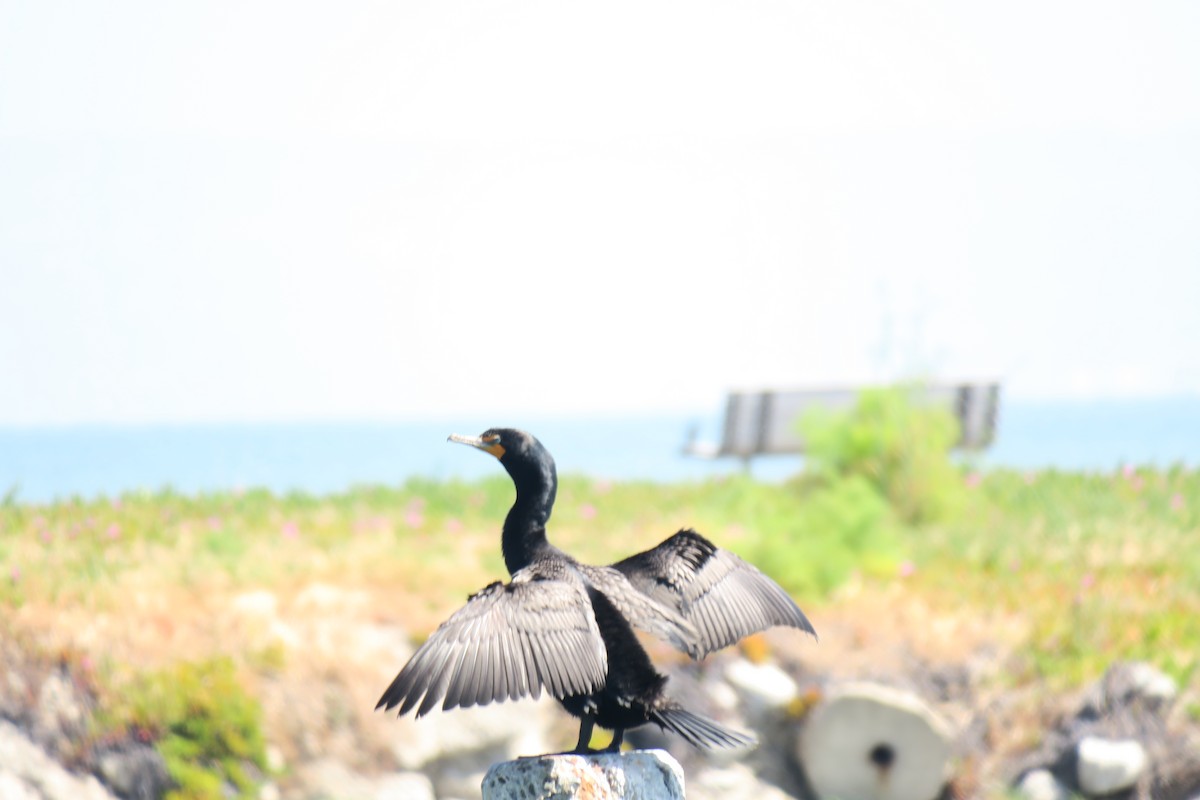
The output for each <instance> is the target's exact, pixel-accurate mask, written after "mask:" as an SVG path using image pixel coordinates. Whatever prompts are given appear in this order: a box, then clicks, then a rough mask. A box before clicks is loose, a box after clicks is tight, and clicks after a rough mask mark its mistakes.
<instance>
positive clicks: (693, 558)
mask: <svg viewBox="0 0 1200 800" xmlns="http://www.w3.org/2000/svg"><path fill="white" fill-rule="evenodd" d="M450 440H451V441H455V442H461V443H463V444H469V445H471V446H472V447H477V448H479V449H480V450H483V451H485V452H488V453H491V454H492V455H493V456H495V457H496V458H498V459H500V463H501V464H503V465H504V468H505V469H506V470H508V474H509V475H510V476H511V477H512V480H513V483H514V484H515V486H516V490H517V497H516V502H514V503H513V507H512V509H510V510H509V512H508V517H507V518H506V519H505V520H504V531H503V536H502V538H501V549H502V550H503V553H504V563H505V565H506V566H507V567H508V571H509V573H510V574H511V576H512V580H511V581H509V582H508V583H501V582H499V581H497V582H495V583H492V584H490V585H489V586H487V587H485V588H483V589H481V590H480V591H478V592H476V593H475V594H473V595H471V596H470V598H469V599H468V600H467V604H466V605H465V606H463V607H462V608H461V609H459V610H458V611H456V612H455V613H454V614H452V615H451V616H450V618H449V619H448V620H446V621H445V622H444V623H442V624H441V626H440V627H438V629H437V630H436V631H434V632H433V634H431V635H430V637H429V638H428V639H427V640H426V641H425V643H424V644H422V645H421V647H420V648H418V649H417V652H416V653H414V654H413V656H412V658H411V659H409V661H408V663H407V664H405V665H404V668H403V669H401V670H400V674H399V675H397V676H396V679H395V680H394V681H392V684H391V686H389V687H388V688H387V691H385V692H384V693H383V697H381V698H380V700H379V703H378V705H376V709H378V708H380V707H384V708H386V709H388V710H391V709H392V708H394V707H395V706H397V705H398V706H400V712H399V713H400V714H405V713H407V712H409V711H411V710H413V709H414V708H415V709H416V715H417V716H418V717H420V716H423V715H424V714H427V713H428V712H430V711H431V710H433V709H434V708H435V707H436V706H437V705H438V704H439V703H441V707H442V708H443V709H444V710H449V709H452V708H455V707H458V706H462V707H468V706H473V705H486V704H488V703H491V702H494V701H499V700H506V699H508V700H516V699H518V698H521V697H526V696H532V697H534V698H536V697H539V696H540V695H541V690H542V688H543V687H544V688H545V689H546V690H547V691H548V692H549V693H550V694H551V695H552V696H553V697H555V698H557V699H558V700H559V702H561V703H562V705H563V707H564V708H566V710H567V711H569V712H570V713H571V714H573V715H575V716H576V717H579V718H580V726H579V742H578V744H577V745H576V748H575V751H574V752H576V753H584V752H590V751H589V749H588V743H589V741H590V740H591V735H592V727H593V725H600V727H602V728H609V729H612V730H613V731H614V736H613V741H612V743H611V744H610V745H609V746H608V748H607V750H608V751H610V752H614V751H616V750H618V749H619V748H620V746H621V740H622V737H623V736H624V733H625V730H626V729H628V728H635V727H637V726H639V725H644V724H646V723H647V722H654V723H657V724H658V725H659V726H660V727H662V728H664V729H665V730H669V731H672V732H674V733H677V734H679V735H680V736H682V737H683V738H684V739H685V740H687V741H688V742H689V743H690V744H692V745H694V746H696V747H705V748H710V747H739V746H744V745H749V744H753V743H754V741H755V740H754V739H753V737H750V736H748V735H746V734H742V733H738V732H736V731H731V730H729V729H727V728H724V727H722V726H720V725H718V724H717V723H716V722H713V721H712V720H710V719H707V718H705V717H702V716H700V715H698V714H693V713H692V712H690V711H687V710H685V709H684V708H682V707H681V706H680V705H679V704H678V703H676V702H675V701H673V700H671V699H670V698H669V697H668V696H667V694H666V693H665V691H664V686H665V684H666V682H667V678H666V676H664V675H661V674H659V672H658V671H657V670H655V668H654V665H653V664H651V662H650V657H649V656H648V655H647V654H646V651H645V650H644V649H643V648H642V645H641V643H640V642H639V641H638V639H637V637H636V636H635V635H634V632H633V629H634V628H638V629H640V630H644V631H646V632H648V633H651V634H654V635H656V636H659V637H661V638H664V639H666V640H668V641H670V642H671V643H672V644H673V645H675V646H676V647H678V648H679V649H680V650H682V651H684V652H686V653H687V654H688V655H690V656H691V657H692V658H695V659H699V658H702V657H703V656H704V655H705V654H707V653H710V652H712V651H714V650H718V649H720V648H722V647H726V646H728V645H730V644H733V643H734V642H736V641H738V640H739V639H741V638H742V637H744V636H748V635H749V634H752V633H756V632H758V631H761V630H765V629H766V628H769V627H771V626H774V625H788V626H791V627H794V628H799V629H800V630H803V631H806V632H808V633H810V634H813V635H814V636H815V635H816V633H815V631H814V630H813V627H812V625H811V624H810V623H809V621H808V618H807V617H805V616H804V612H803V611H801V610H800V608H799V607H798V606H797V605H796V604H795V602H794V601H793V600H792V599H791V597H789V596H788V594H787V593H786V592H785V591H784V590H783V589H782V588H780V586H779V585H778V584H776V583H775V582H774V581H772V580H771V579H770V578H768V577H767V576H766V575H763V574H762V573H761V572H759V571H758V570H757V569H755V568H754V567H753V566H751V565H750V564H747V563H746V562H745V561H743V560H742V559H740V558H738V557H737V556H735V555H734V554H732V553H730V552H728V551H725V550H721V549H720V548H718V547H717V546H716V545H714V544H713V543H712V542H710V541H708V540H707V539H705V538H704V537H703V536H701V535H700V534H698V533H696V532H695V531H692V530H681V531H679V532H678V533H676V534H675V535H674V536H672V537H670V538H669V539H667V540H666V541H664V542H663V543H662V544H660V545H658V546H657V547H655V548H653V549H651V550H647V551H646V552H644V553H638V554H637V555H634V556H630V557H629V558H627V559H625V560H624V561H618V562H617V563H616V564H613V565H611V566H607V567H596V566H590V565H587V564H581V563H579V562H578V561H576V560H575V559H574V558H572V557H571V556H569V555H567V554H566V553H564V552H563V551H562V550H559V549H558V548H557V547H555V546H554V545H552V544H550V543H549V542H548V541H547V540H546V522H547V521H548V520H549V519H550V511H551V509H552V508H553V506H554V496H555V493H556V491H557V489H558V478H557V474H556V472H555V468H554V459H553V458H551V457H550V453H549V452H547V451H546V448H545V447H543V446H542V444H541V442H539V441H538V440H537V439H535V438H534V437H533V436H531V435H529V434H528V433H525V432H524V431H518V430H513V429H511V428H492V429H489V430H487V431H485V432H484V433H483V434H482V435H481V436H479V437H470V436H458V435H454V436H451V437H450Z"/></svg>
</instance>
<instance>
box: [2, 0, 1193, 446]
mask: <svg viewBox="0 0 1200 800" xmlns="http://www.w3.org/2000/svg"><path fill="white" fill-rule="evenodd" d="M1197 42H1200V3H1196V2H1194V0H1185V1H1184V2H1177V3H1157V2H1128V3H1112V2H1096V1H1095V0H1085V1H1081V2H1070V3H1062V2H1045V0H1038V2H1008V3H1002V4H1001V3H992V4H978V3H963V2H961V1H960V0H949V1H948V2H944V3H928V2H924V3H922V2H915V3H903V4H900V3H894V2H883V1H882V0H881V1H880V2H841V1H840V0H839V2H825V3H818V2H795V1H793V2H747V0H737V1H736V2H734V1H732V0H731V1H730V2H713V0H688V2H659V1H658V0H638V2H613V1H610V2H605V3H579V2H571V1H569V0H552V1H551V2H517V3H514V2H497V1H496V0H489V2H445V1H442V0H439V1H438V2H433V1H432V0H431V1H430V2H421V3H414V2H403V1H402V0H388V2H373V3H321V4H315V3H304V2H299V3H298V2H283V1H282V0H270V1H268V2H244V1H242V0H239V2H214V1H213V0H205V1H204V2H195V3H162V2H149V1H147V2H120V1H119V0H118V2H106V3H74V2H54V1H53V0H37V2H25V1H24V0H0V425H22V426H23V425H45V424H63V423H81V422H89V423H91V422H121V423H137V422H189V421H237V420H276V419H287V420H303V419H376V420H379V419H418V418H427V417H432V416H437V417H445V416H452V415H456V414H463V415H479V414H485V415H494V418H496V419H500V418H501V417H502V415H505V414H512V413H516V412H520V413H538V414H546V413H550V414H564V415H571V414H593V413H604V414H621V413H626V412H637V411H673V410H688V411H692V410H697V409H699V410H706V409H711V410H713V411H714V412H716V411H718V410H719V408H720V402H721V397H722V395H723V393H724V392H725V391H726V390H727V389H730V388H754V387H772V386H777V387H787V386H796V385H824V384H848V383H858V382H865V381H882V380H889V379H893V378H897V377H905V376H911V375H913V374H918V373H919V374H924V375H931V376H937V377H943V378H948V379H956V378H963V377H975V376H984V377H993V376H994V377H998V378H1000V379H1001V380H1002V381H1003V382H1004V385H1005V389H1006V392H1007V394H1008V396H1010V397H1015V398H1061V397H1080V396H1089V397H1090V396H1101V397H1114V396H1115V397H1120V396H1128V395H1146V396H1149V395H1162V394H1196V393H1200V312H1198V311H1197V309H1200V47H1198V46H1197Z"/></svg>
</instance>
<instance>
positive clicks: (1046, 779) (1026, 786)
mask: <svg viewBox="0 0 1200 800" xmlns="http://www.w3.org/2000/svg"><path fill="white" fill-rule="evenodd" d="M1016 793H1017V796H1018V797H1020V798H1022V800H1067V798H1068V797H1069V796H1070V793H1069V792H1068V791H1067V787H1065V786H1063V785H1062V784H1061V783H1059V781H1058V778H1056V777H1054V774H1053V773H1052V772H1050V770H1048V769H1035V770H1030V771H1029V772H1027V773H1025V775H1024V777H1022V778H1021V780H1020V781H1019V782H1018V783H1017V789H1016Z"/></svg>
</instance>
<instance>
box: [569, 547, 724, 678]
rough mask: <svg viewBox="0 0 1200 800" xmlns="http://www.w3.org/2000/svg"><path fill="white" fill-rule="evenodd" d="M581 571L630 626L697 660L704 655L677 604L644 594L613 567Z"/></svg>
mask: <svg viewBox="0 0 1200 800" xmlns="http://www.w3.org/2000/svg"><path fill="white" fill-rule="evenodd" d="M635 557H636V556H635ZM577 569H579V571H580V572H581V573H582V574H583V576H584V579H585V580H587V582H588V583H590V584H591V585H592V586H593V587H594V588H596V589H598V590H599V591H600V592H602V593H603V594H604V596H605V597H607V598H608V599H609V601H610V602H612V604H613V606H614V607H616V609H617V611H619V612H620V614H621V616H622V617H624V618H625V619H627V620H628V621H629V624H630V625H632V626H633V627H635V628H637V629H638V630H642V631H645V632H646V633H649V634H653V635H654V636H657V637H659V638H660V639H665V640H666V641H669V642H670V643H671V644H673V645H674V646H675V647H677V648H679V649H680V650H682V651H684V652H685V653H689V654H690V655H691V656H692V657H693V658H700V657H701V656H702V655H703V653H701V652H700V650H699V649H698V645H697V642H699V641H700V634H699V632H698V631H697V630H696V628H695V627H694V626H693V625H692V623H690V622H688V621H687V620H686V619H684V618H683V616H682V615H681V614H680V613H679V611H677V610H676V604H675V603H673V602H668V603H665V604H664V603H663V602H662V601H661V600H659V599H658V598H656V597H653V596H650V595H649V594H648V593H646V592H643V591H640V590H639V589H638V588H637V587H635V586H634V585H633V584H632V583H631V582H630V580H629V578H628V577H627V576H626V575H625V574H624V573H623V572H621V571H620V570H617V569H614V568H613V567H594V566H590V565H587V564H579V565H578V567H577Z"/></svg>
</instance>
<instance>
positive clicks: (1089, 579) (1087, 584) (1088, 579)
mask: <svg viewBox="0 0 1200 800" xmlns="http://www.w3.org/2000/svg"><path fill="white" fill-rule="evenodd" d="M1095 584H1096V576H1095V575H1093V574H1092V573H1090V572H1085V573H1084V574H1083V577H1082V578H1080V579H1079V588H1080V589H1090V588H1092V587H1093V586H1094V585H1095Z"/></svg>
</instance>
